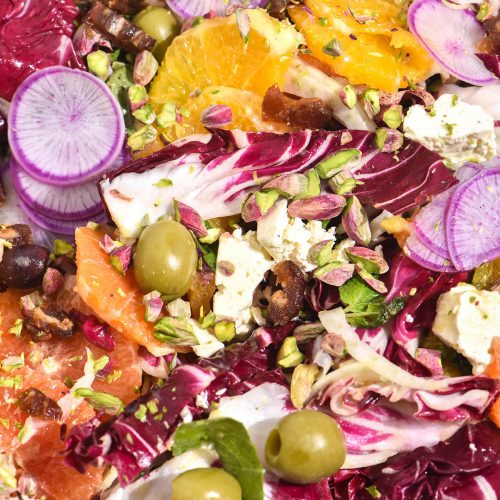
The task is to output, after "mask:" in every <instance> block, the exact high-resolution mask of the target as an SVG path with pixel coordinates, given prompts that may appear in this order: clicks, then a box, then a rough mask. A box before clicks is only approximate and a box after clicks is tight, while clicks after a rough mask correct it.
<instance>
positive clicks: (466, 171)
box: [455, 162, 484, 182]
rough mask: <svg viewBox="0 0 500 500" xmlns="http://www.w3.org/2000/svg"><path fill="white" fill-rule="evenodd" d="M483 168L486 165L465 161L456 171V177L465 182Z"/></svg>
mask: <svg viewBox="0 0 500 500" xmlns="http://www.w3.org/2000/svg"><path fill="white" fill-rule="evenodd" d="M483 169H484V166H483V165H480V164H479V163H472V162H471V163H464V164H463V165H462V166H461V167H460V168H458V169H457V170H456V171H455V177H456V178H457V179H458V180H459V181H460V182H465V181H468V180H469V179H471V178H472V177H474V176H475V175H476V174H478V173H479V172H481V171H482V170H483Z"/></svg>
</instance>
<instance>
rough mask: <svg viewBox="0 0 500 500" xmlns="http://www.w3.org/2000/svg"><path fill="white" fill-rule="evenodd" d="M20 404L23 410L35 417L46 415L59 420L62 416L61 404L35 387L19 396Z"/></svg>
mask: <svg viewBox="0 0 500 500" xmlns="http://www.w3.org/2000/svg"><path fill="white" fill-rule="evenodd" d="M18 404H19V408H20V409H21V410H22V411H25V412H26V413H29V414H30V415H32V416H33V417H45V418H50V419H52V420H59V419H60V418H61V417H62V410H61V408H60V407H59V405H58V404H57V403H56V402H55V401H54V400H53V399H51V398H49V397H48V396H46V395H45V394H44V393H43V392H42V391H40V390H38V389H35V388H34V387H30V388H29V389H27V390H25V391H24V392H23V393H22V394H21V395H20V396H19V399H18Z"/></svg>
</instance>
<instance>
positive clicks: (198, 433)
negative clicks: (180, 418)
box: [172, 418, 264, 500]
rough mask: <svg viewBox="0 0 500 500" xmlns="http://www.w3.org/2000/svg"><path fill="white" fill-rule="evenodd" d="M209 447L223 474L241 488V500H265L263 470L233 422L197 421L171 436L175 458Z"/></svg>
mask: <svg viewBox="0 0 500 500" xmlns="http://www.w3.org/2000/svg"><path fill="white" fill-rule="evenodd" d="M207 444H211V445H213V447H214V448H215V451H216V452H217V454H218V455H219V458H220V461H221V462H222V466H223V468H224V470H225V471H226V472H229V474H231V475H232V476H234V477H235V478H236V479H237V480H238V482H239V483H240V485H241V490H242V493H243V500H262V499H263V498H264V469H263V467H262V464H261V463H260V461H259V458H258V457H257V453H256V451H255V448H254V446H253V444H252V442H251V441H250V437H249V436H248V433H247V431H246V429H245V427H244V426H243V425H242V424H241V423H240V422H238V421H236V420H233V419H232V418H215V419H210V420H198V421H197V422H190V423H189V424H183V425H181V426H180V427H179V428H178V429H177V431H176V433H175V435H174V446H173V448H172V453H173V454H174V456H177V455H181V454H182V453H184V452H186V451H188V450H191V449H193V448H199V447H200V446H202V445H207Z"/></svg>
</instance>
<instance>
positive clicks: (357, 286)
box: [339, 276, 404, 328]
mask: <svg viewBox="0 0 500 500" xmlns="http://www.w3.org/2000/svg"><path fill="white" fill-rule="evenodd" d="M339 293H340V300H341V301H342V303H343V304H344V306H346V307H345V309H344V312H345V315H346V318H347V321H348V323H349V324H350V325H352V326H357V327H360V328H376V327H377V326H381V325H384V324H385V323H387V322H388V321H389V320H390V319H391V317H392V316H395V315H396V314H398V313H399V311H401V309H403V307H404V299H403V298H401V297H397V298H395V299H393V300H391V301H390V302H388V303H385V302H384V296H383V295H381V294H380V293H378V292H376V291H375V290H373V289H372V288H371V287H369V286H368V285H367V284H366V283H365V282H364V281H362V280H361V279H360V278H359V277H357V276H356V277H354V278H352V279H350V280H349V281H347V282H346V283H344V284H343V285H342V286H341V287H340V288H339Z"/></svg>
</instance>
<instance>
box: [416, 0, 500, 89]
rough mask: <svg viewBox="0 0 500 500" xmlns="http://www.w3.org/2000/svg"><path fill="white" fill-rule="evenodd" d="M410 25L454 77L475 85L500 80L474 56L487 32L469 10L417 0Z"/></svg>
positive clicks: (436, 1) (432, 1) (438, 0)
mask: <svg viewBox="0 0 500 500" xmlns="http://www.w3.org/2000/svg"><path fill="white" fill-rule="evenodd" d="M408 26H409V28H410V30H411V32H412V33H413V34H414V35H415V36H416V37H417V38H418V39H419V41H420V42H421V43H422V45H423V46H424V47H425V48H426V49H427V50H428V51H429V53H430V55H431V56H432V57H433V58H434V59H435V60H436V61H437V62H438V63H439V64H440V65H441V66H443V67H444V68H446V69H447V70H448V71H449V72H450V73H451V74H452V75H454V76H456V77H457V78H460V79H461V80H463V81H464V82H468V83H472V84H473V85H488V84H489V83H494V82H496V81H498V79H497V78H496V77H495V75H494V74H493V73H491V71H489V70H488V69H486V67H485V65H484V63H483V62H482V61H481V60H480V59H479V58H478V57H477V56H476V55H475V53H476V51H477V49H476V45H477V43H478V42H479V41H480V40H481V39H483V38H484V36H485V31H484V28H483V26H482V24H481V23H480V22H479V21H478V20H477V19H476V16H475V13H474V12H473V11H472V10H470V9H460V8H457V9H453V8H450V7H448V6H447V5H446V4H445V2H444V1H442V0H415V1H414V2H413V3H412V4H411V5H410V8H409V9H408Z"/></svg>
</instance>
